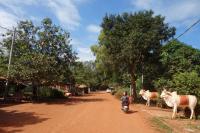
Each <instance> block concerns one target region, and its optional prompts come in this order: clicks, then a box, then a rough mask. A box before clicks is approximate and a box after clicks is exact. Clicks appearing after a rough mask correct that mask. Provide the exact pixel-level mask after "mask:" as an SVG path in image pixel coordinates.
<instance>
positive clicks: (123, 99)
mask: <svg viewBox="0 0 200 133" xmlns="http://www.w3.org/2000/svg"><path fill="white" fill-rule="evenodd" d="M121 101H122V105H128V104H129V98H128V96H122V97H121Z"/></svg>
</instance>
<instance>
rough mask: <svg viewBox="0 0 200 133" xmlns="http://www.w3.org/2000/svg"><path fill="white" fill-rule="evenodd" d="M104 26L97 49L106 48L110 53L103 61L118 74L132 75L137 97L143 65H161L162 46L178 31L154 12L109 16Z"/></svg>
mask: <svg viewBox="0 0 200 133" xmlns="http://www.w3.org/2000/svg"><path fill="white" fill-rule="evenodd" d="M101 26H102V31H101V32H103V33H102V34H103V37H101V38H100V39H99V44H98V47H99V49H102V48H104V49H106V50H105V51H106V54H107V58H106V60H103V62H108V61H110V62H111V64H112V65H113V68H114V69H115V71H118V72H120V71H123V72H124V73H128V74H130V76H131V85H132V90H133V96H134V97H136V90H135V88H136V85H135V81H136V79H137V75H139V74H141V71H142V66H145V64H148V63H149V62H154V63H156V62H159V54H160V50H161V47H162V45H161V44H162V43H163V42H165V41H167V40H169V39H170V38H172V37H173V36H174V34H175V28H174V27H170V26H169V25H168V24H167V23H165V22H164V17H162V16H160V15H156V16H155V15H154V13H153V11H151V10H150V11H140V12H136V13H134V14H132V13H123V14H121V15H113V14H111V15H106V16H105V17H104V18H103V22H102V24H101ZM102 34H101V35H102ZM93 51H94V50H93ZM94 52H95V51H94ZM97 53H98V52H96V53H95V54H96V55H98V54H97ZM101 53H102V52H101ZM104 54H105V53H104ZM97 62H99V61H98V58H97Z"/></svg>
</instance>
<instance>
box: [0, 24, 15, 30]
mask: <svg viewBox="0 0 200 133" xmlns="http://www.w3.org/2000/svg"><path fill="white" fill-rule="evenodd" d="M0 28H2V29H5V30H9V31H13V30H10V29H8V28H6V27H4V26H1V25H0Z"/></svg>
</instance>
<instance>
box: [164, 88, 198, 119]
mask: <svg viewBox="0 0 200 133" xmlns="http://www.w3.org/2000/svg"><path fill="white" fill-rule="evenodd" d="M160 96H161V98H163V99H164V101H165V103H166V104H167V105H168V106H169V107H173V114H172V119H173V118H174V117H175V115H176V113H177V108H178V107H183V108H185V107H189V108H190V110H191V115H190V119H192V118H193V116H194V109H195V107H196V104H197V98H196V96H193V95H177V92H169V91H167V90H165V89H164V90H163V91H162V93H161V95H160Z"/></svg>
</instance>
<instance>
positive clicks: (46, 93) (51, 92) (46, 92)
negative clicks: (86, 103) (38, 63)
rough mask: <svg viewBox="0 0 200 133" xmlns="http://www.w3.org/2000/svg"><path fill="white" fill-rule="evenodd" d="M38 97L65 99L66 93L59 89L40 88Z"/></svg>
mask: <svg viewBox="0 0 200 133" xmlns="http://www.w3.org/2000/svg"><path fill="white" fill-rule="evenodd" d="M38 96H39V97H40V98H64V97H65V95H64V92H63V91H61V90H58V89H52V88H49V87H40V88H39V89H38Z"/></svg>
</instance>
